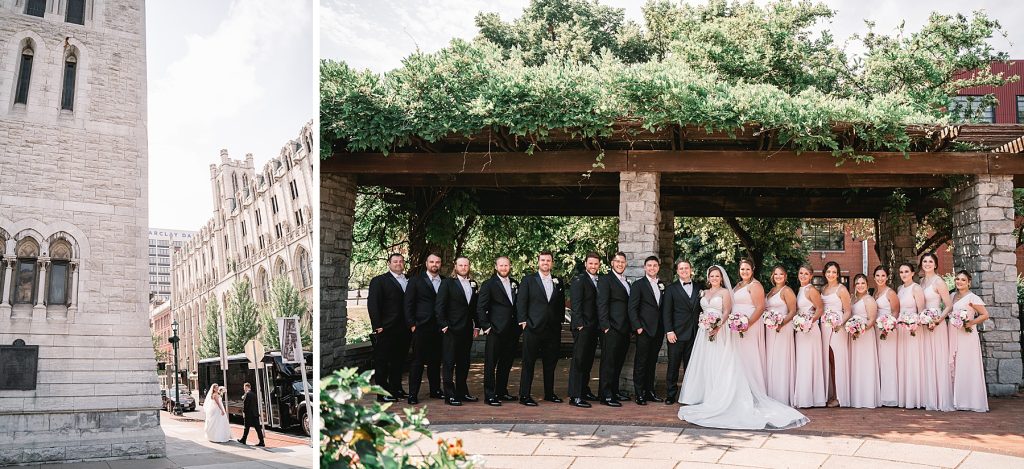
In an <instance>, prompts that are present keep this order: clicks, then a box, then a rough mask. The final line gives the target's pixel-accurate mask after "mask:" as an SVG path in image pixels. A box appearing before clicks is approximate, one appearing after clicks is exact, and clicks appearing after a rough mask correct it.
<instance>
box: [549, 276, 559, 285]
mask: <svg viewBox="0 0 1024 469" xmlns="http://www.w3.org/2000/svg"><path fill="white" fill-rule="evenodd" d="M551 283H552V284H555V285H558V279H557V278H554V277H552V278H551Z"/></svg>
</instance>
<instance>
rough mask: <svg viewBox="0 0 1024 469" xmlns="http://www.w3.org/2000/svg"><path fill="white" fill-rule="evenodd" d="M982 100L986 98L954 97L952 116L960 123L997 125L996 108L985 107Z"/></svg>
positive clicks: (975, 96)
mask: <svg viewBox="0 0 1024 469" xmlns="http://www.w3.org/2000/svg"><path fill="white" fill-rule="evenodd" d="M982 98H984V96H977V95H965V96H953V102H951V103H950V107H949V113H950V116H951V117H952V118H953V119H954V120H956V121H959V122H982V123H989V124H992V123H995V121H996V107H995V106H993V105H989V106H983V105H982Z"/></svg>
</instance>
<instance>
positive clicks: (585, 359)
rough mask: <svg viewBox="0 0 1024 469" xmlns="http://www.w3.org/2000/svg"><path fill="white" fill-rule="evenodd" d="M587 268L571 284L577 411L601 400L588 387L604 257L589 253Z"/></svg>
mask: <svg viewBox="0 0 1024 469" xmlns="http://www.w3.org/2000/svg"><path fill="white" fill-rule="evenodd" d="M584 268H585V269H586V271H585V272H583V273H581V274H579V275H577V276H575V277H573V279H572V282H570V283H569V303H570V304H571V305H572V321H570V327H571V328H572V337H573V340H574V344H573V351H572V362H571V364H570V365H569V404H570V405H573V406H576V407H590V403H589V402H587V400H597V397H596V396H594V393H593V392H591V391H590V385H589V384H588V383H589V382H590V371H591V369H592V368H593V367H594V354H595V352H596V351H597V332H598V323H597V271H598V269H600V268H601V257H600V256H598V255H597V253H595V252H590V253H587V258H586V260H585V261H584Z"/></svg>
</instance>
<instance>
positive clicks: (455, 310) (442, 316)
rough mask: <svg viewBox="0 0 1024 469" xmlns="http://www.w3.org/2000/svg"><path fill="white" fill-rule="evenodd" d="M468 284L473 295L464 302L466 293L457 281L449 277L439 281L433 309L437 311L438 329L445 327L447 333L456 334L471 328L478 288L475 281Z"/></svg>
mask: <svg viewBox="0 0 1024 469" xmlns="http://www.w3.org/2000/svg"><path fill="white" fill-rule="evenodd" d="M469 282H470V288H471V289H472V290H473V293H472V294H470V296H469V301H466V291H465V290H463V289H462V283H461V282H459V279H457V278H451V277H449V278H446V279H443V280H441V287H440V288H438V289H437V301H436V303H435V304H436V306H435V308H434V310H435V311H437V328H438V329H444V328H445V327H447V328H448V332H456V331H464V330H466V329H467V328H472V327H473V322H474V315H475V314H476V300H477V289H478V288H479V286H478V285H477V284H476V281H475V280H470V281H469Z"/></svg>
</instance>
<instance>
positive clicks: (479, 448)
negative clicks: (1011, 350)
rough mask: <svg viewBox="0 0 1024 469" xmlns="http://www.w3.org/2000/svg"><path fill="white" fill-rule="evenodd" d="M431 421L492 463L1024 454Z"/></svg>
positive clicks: (920, 468) (679, 463)
mask: <svg viewBox="0 0 1024 469" xmlns="http://www.w3.org/2000/svg"><path fill="white" fill-rule="evenodd" d="M517 410H518V409H517ZM431 429H432V430H434V431H435V434H434V438H421V439H420V440H419V441H417V444H416V449H418V450H420V451H424V452H429V451H434V450H436V448H437V446H436V443H434V440H436V439H437V438H438V437H442V438H455V437H458V438H462V439H463V442H464V443H463V445H464V446H463V447H464V448H465V450H466V452H467V454H470V455H481V456H483V457H484V459H485V460H486V462H485V467H487V468H489V469H491V468H516V469H519V468H523V467H529V468H530V469H547V468H560V469H564V468H573V469H576V468H595V467H600V468H601V469H615V468H628V469H637V468H640V467H642V468H643V469H660V468H666V469H669V468H686V469H700V468H707V469H711V468H714V469H723V468H736V469H739V468H740V467H745V468H752V467H756V468H773V469H782V468H793V469H802V468H807V469H812V468H821V469H840V468H851V469H853V468H862V469H863V468H872V469H876V468H882V469H929V468H957V469H989V468H1000V469H1011V468H1015V469H1016V468H1024V458H1020V457H1015V456H1006V455H999V454H993V453H987V452H982V451H971V450H961V449H950V448H942V447H937V446H929V445H919V444H909V443H902V442H894V441H884V440H878V439H873V438H851V437H840V436H817V435H796V434H790V433H772V432H747V431H728V430H713V429H703V428H685V429H684V428H676V427H636V426H624V425H579V424H528V423H516V424H511V423H510V424H463V425H431ZM416 449H414V450H413V453H416Z"/></svg>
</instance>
